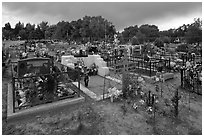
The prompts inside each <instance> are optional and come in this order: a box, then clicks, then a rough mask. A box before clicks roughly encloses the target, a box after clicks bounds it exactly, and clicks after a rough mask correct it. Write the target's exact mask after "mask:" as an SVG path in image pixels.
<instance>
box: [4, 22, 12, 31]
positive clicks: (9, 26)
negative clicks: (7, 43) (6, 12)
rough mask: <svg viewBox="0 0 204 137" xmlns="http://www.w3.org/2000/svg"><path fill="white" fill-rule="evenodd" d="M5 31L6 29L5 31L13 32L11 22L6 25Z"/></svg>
mask: <svg viewBox="0 0 204 137" xmlns="http://www.w3.org/2000/svg"><path fill="white" fill-rule="evenodd" d="M4 29H5V30H8V31H11V30H12V28H11V25H10V23H9V22H8V23H6V24H5V27H4Z"/></svg>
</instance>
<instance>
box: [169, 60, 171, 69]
mask: <svg viewBox="0 0 204 137" xmlns="http://www.w3.org/2000/svg"><path fill="white" fill-rule="evenodd" d="M170 67H171V58H170V57H169V68H170Z"/></svg>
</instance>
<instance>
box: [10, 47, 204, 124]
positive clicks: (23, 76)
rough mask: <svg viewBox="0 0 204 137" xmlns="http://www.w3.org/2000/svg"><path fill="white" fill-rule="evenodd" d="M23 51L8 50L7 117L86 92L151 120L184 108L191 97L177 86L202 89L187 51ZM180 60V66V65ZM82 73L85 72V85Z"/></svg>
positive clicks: (75, 99) (72, 100) (73, 100)
mask: <svg viewBox="0 0 204 137" xmlns="http://www.w3.org/2000/svg"><path fill="white" fill-rule="evenodd" d="M44 48H45V49H46V48H47V47H46V46H44ZM24 50H25V49H23V51H24ZM28 51H29V52H27V57H24V58H20V56H19V55H20V54H21V52H19V51H18V52H16V51H15V50H10V54H11V55H10V60H11V72H12V73H11V74H12V80H11V83H10V84H8V96H7V98H8V99H7V100H8V103H7V105H8V106H7V111H8V112H7V118H8V120H10V121H12V119H16V118H21V117H24V116H27V115H30V114H35V113H36V114H38V113H41V112H45V111H47V110H52V109H53V110H54V109H57V108H65V107H66V106H70V105H73V104H80V102H86V100H85V97H84V94H85V95H86V96H89V97H90V98H91V99H93V101H96V102H100V101H103V100H107V99H108V100H109V101H110V103H114V104H115V103H116V104H121V103H122V104H121V111H122V113H123V114H124V115H126V113H128V112H127V111H128V110H129V111H130V108H131V111H135V112H136V113H138V112H139V111H141V112H143V113H145V116H147V117H149V118H150V119H149V120H150V122H151V123H152V122H153V123H155V120H156V119H157V120H158V118H159V117H161V116H162V117H165V116H166V115H167V114H168V115H169V116H170V117H172V118H180V117H181V115H180V114H182V113H184V110H182V106H183V105H186V104H188V103H189V102H190V98H189V97H190V93H188V92H186V93H183V91H182V93H181V92H179V90H181V89H184V90H186V89H187V90H189V89H190V90H191V93H192V94H198V95H202V88H201V87H202V84H201V83H202V79H201V75H200V74H201V73H200V72H201V71H202V69H201V66H200V64H198V62H197V65H195V66H194V67H192V68H191V66H190V65H189V64H188V63H187V64H185V63H184V62H186V61H185V60H182V59H186V60H188V59H187V57H186V56H182V57H181V59H180V60H181V61H180V62H172V61H175V60H173V58H172V57H171V58H170V57H167V58H164V57H161V56H160V57H159V58H158V57H151V58H149V60H147V59H145V58H143V57H134V56H131V54H130V53H128V50H125V49H123V50H121V51H123V52H122V53H121V55H120V52H119V53H118V52H117V51H116V50H114V51H111V52H112V53H115V55H112V59H110V60H106V61H105V60H104V59H103V58H102V57H101V55H100V54H97V53H96V54H93V53H91V54H90V53H89V54H88V53H86V52H83V51H82V50H79V52H78V54H69V53H66V54H65V53H63V52H59V51H56V52H52V51H51V50H50V49H49V48H48V49H46V50H45V51H46V52H47V53H46V52H41V53H40V54H39V55H40V56H37V55H36V54H33V52H32V51H30V50H28ZM37 51H38V49H37V48H35V52H37ZM76 53H77V52H76ZM118 54H119V55H120V57H118ZM128 55H129V56H128ZM16 57H17V59H16ZM18 57H19V59H18ZM59 58H60V61H61V62H59V61H58V59H59ZM189 59H190V58H189ZM191 63H192V64H193V63H195V64H196V61H195V60H193V58H191ZM183 64H184V66H185V67H184V66H182V67H180V66H181V65H183ZM175 66H176V67H177V69H175ZM178 66H179V67H178ZM161 67H162V68H161ZM191 73H192V74H191ZM86 74H88V76H89V84H88V86H87V87H86V84H85V81H84V78H85V76H86ZM179 75H180V76H179ZM175 79H177V80H176V81H178V79H180V81H179V83H181V85H178V84H177V86H179V87H181V89H180V88H179V87H177V86H175V85H172V84H170V83H169V82H168V81H169V80H171V81H172V80H175ZM188 82H190V83H188ZM168 83H169V84H168ZM82 92H83V94H82ZM184 92H185V91H184ZM188 94H189V95H188ZM182 95H185V96H187V98H188V99H187V100H186V97H184V96H182ZM108 100H107V101H108ZM189 109H190V105H189Z"/></svg>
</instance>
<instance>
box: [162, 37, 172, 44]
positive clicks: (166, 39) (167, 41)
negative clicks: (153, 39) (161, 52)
mask: <svg viewBox="0 0 204 137" xmlns="http://www.w3.org/2000/svg"><path fill="white" fill-rule="evenodd" d="M161 40H162V41H163V42H164V43H167V44H169V43H170V42H171V39H170V38H169V37H168V36H164V37H162V38H161Z"/></svg>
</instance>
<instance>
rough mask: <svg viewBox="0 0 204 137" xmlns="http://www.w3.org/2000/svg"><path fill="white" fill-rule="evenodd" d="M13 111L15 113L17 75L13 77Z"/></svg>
mask: <svg viewBox="0 0 204 137" xmlns="http://www.w3.org/2000/svg"><path fill="white" fill-rule="evenodd" d="M12 94H13V113H15V102H16V101H15V77H12Z"/></svg>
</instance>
